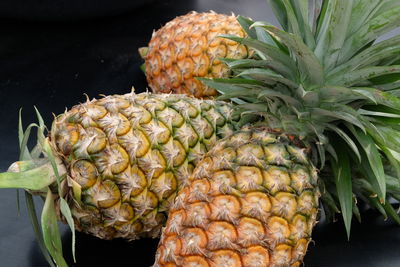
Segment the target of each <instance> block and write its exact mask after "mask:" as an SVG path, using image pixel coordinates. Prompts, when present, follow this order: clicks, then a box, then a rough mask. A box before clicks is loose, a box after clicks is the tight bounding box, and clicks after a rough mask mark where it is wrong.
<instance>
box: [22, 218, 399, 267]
mask: <svg viewBox="0 0 400 267" xmlns="http://www.w3.org/2000/svg"><path fill="white" fill-rule="evenodd" d="M363 220H364V222H363V223H362V224H359V223H357V222H354V223H353V227H352V233H351V238H350V241H347V237H346V233H345V230H344V225H343V224H342V223H341V222H337V223H333V224H332V223H326V222H322V223H319V224H318V225H317V226H316V227H315V229H314V233H313V239H314V242H312V243H310V245H309V250H308V253H307V255H306V257H305V264H304V265H305V266H307V267H320V266H323V267H337V266H340V267H350V266H351V267H358V266H368V267H375V266H376V267H378V266H379V267H397V266H399V264H398V263H399V261H400V255H399V253H398V251H397V250H396V249H395V248H398V246H399V245H398V244H400V228H399V227H398V226H397V225H396V224H395V223H394V222H392V221H383V218H382V216H379V215H378V214H376V213H375V212H367V213H365V214H364V215H363ZM63 229H64V230H63V234H62V241H63V250H64V255H65V258H66V260H67V262H68V264H69V266H96V267H101V266H123V265H130V266H135V267H142V266H143V267H148V266H151V265H152V264H153V263H154V256H155V252H156V249H157V244H158V241H159V240H158V239H141V240H135V241H131V242H128V241H125V240H122V239H118V240H112V241H108V240H101V239H98V238H95V237H93V236H90V235H87V234H83V233H77V235H76V259H77V263H75V264H74V263H73V259H72V254H71V241H72V239H71V233H70V231H69V230H67V229H66V227H65V228H63ZM30 258H31V260H30V263H31V265H30V266H32V267H37V266H47V263H46V261H45V260H44V258H43V256H42V255H41V253H40V250H39V248H38V246H37V243H36V242H33V243H32V247H31V251H30Z"/></svg>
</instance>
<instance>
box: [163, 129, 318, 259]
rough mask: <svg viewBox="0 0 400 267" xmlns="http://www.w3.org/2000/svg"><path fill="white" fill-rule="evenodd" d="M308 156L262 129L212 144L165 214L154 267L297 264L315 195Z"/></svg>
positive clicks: (299, 147) (304, 150) (313, 215)
mask: <svg viewBox="0 0 400 267" xmlns="http://www.w3.org/2000/svg"><path fill="white" fill-rule="evenodd" d="M308 152H309V149H308V147H307V146H304V144H302V143H300V142H298V141H291V138H288V137H287V136H285V135H283V134H279V133H276V132H272V131H269V130H268V129H265V128H261V129H252V130H247V129H245V130H243V131H239V132H236V133H235V134H234V135H232V136H231V137H229V138H227V139H225V140H224V141H220V142H219V143H218V144H217V146H215V147H214V148H213V149H212V150H211V151H210V152H209V153H208V154H207V155H206V156H205V158H204V159H203V160H202V161H201V162H200V163H199V164H198V165H197V167H196V168H195V170H194V172H193V174H192V176H191V179H190V185H189V186H187V187H185V188H184V189H182V190H181V191H180V193H179V195H178V196H177V198H176V200H175V204H174V205H173V206H172V208H171V209H170V212H169V217H168V220H167V224H166V227H165V229H164V231H163V234H162V238H161V242H160V245H159V248H158V251H157V256H156V264H155V266H157V267H159V266H202V267H203V266H204V267H205V266H229V267H240V266H246V267H261V266H300V264H301V262H302V259H303V257H304V255H305V253H306V250H307V245H308V243H309V242H310V240H311V231H312V228H313V226H314V224H315V222H316V216H317V209H318V197H319V191H318V187H317V173H316V168H315V167H314V166H313V165H312V164H311V162H310V160H309V158H308V156H309V155H308V154H307V153H308Z"/></svg>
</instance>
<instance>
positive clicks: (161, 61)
mask: <svg viewBox="0 0 400 267" xmlns="http://www.w3.org/2000/svg"><path fill="white" fill-rule="evenodd" d="M222 34H232V35H236V36H240V37H244V36H245V33H244V31H243V29H242V28H241V26H240V24H239V23H238V22H237V20H236V17H235V16H233V15H232V16H228V15H224V14H217V13H214V12H208V13H196V12H191V13H189V14H187V15H184V16H180V17H177V18H175V19H173V20H172V21H170V22H168V23H167V24H166V25H165V26H164V27H162V28H161V29H159V30H158V31H157V32H155V33H153V36H152V38H151V40H150V43H149V49H148V53H147V56H146V57H145V64H146V77H147V81H148V84H149V86H150V87H151V88H152V89H153V91H154V92H155V93H170V92H172V93H179V94H187V95H192V96H195V97H197V98H210V97H212V96H215V95H216V94H217V92H216V91H215V90H214V89H212V88H209V87H208V86H205V85H204V84H203V83H201V82H200V81H199V80H197V79H196V77H209V78H222V77H227V76H228V74H229V69H228V67H227V66H226V65H225V64H224V63H222V62H221V60H220V59H219V58H235V59H241V58H246V57H247V56H248V51H247V48H246V46H244V45H240V44H238V43H237V42H235V41H232V40H228V39H225V38H221V37H218V36H219V35H222Z"/></svg>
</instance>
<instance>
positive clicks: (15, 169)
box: [0, 161, 65, 190]
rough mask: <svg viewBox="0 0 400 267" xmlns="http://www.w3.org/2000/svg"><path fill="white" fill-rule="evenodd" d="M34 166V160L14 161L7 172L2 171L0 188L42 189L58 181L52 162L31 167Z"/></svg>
mask: <svg viewBox="0 0 400 267" xmlns="http://www.w3.org/2000/svg"><path fill="white" fill-rule="evenodd" d="M57 165H58V166H57V168H58V169H63V167H62V165H61V164H57ZM32 166H34V162H33V161H17V162H14V163H13V164H12V165H11V166H10V168H9V170H8V171H7V172H3V173H0V188H23V189H27V190H41V189H43V188H45V187H47V186H49V185H51V184H53V183H54V182H56V177H55V175H54V170H53V167H52V165H51V163H50V162H47V163H45V164H43V165H40V166H38V167H35V168H31V167H32ZM64 173H65V172H64Z"/></svg>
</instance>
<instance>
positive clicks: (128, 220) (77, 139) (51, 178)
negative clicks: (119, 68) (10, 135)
mask: <svg viewBox="0 0 400 267" xmlns="http://www.w3.org/2000/svg"><path fill="white" fill-rule="evenodd" d="M41 123H43V122H41ZM236 124H237V123H236V119H235V118H234V117H233V114H232V105H231V104H229V103H225V102H221V101H211V100H198V99H195V98H191V97H188V96H185V95H172V94H170V95H155V94H149V93H142V94H135V93H131V94H126V95H114V96H107V97H104V98H101V99H98V100H96V99H94V100H91V101H89V100H88V101H87V102H86V103H83V104H79V105H77V106H74V107H72V108H71V109H70V110H69V111H66V112H65V113H64V114H61V115H59V116H57V117H56V118H55V120H54V122H53V125H52V128H51V130H50V132H49V137H47V138H45V137H44V135H43V133H41V131H42V130H44V125H41V126H40V127H39V128H40V130H39V139H38V142H39V146H38V147H37V148H36V149H34V150H33V151H32V152H31V153H28V150H27V149H26V148H25V147H24V146H23V145H22V147H24V148H23V149H25V151H22V152H21V155H22V159H23V160H22V161H18V162H16V163H14V164H13V165H12V166H11V167H10V170H9V172H8V173H3V174H1V175H0V187H17V188H25V189H28V190H30V192H31V193H33V194H39V195H42V196H43V197H45V198H46V204H45V208H44V211H43V214H44V215H42V218H46V220H45V221H44V222H42V224H43V225H44V227H47V226H51V225H52V223H55V225H53V227H56V222H54V221H51V219H50V218H54V217H55V216H56V215H55V214H56V213H55V212H56V211H57V216H58V217H60V218H61V219H63V220H64V221H65V222H70V223H71V222H72V219H73V223H72V228H73V229H76V230H79V231H83V232H86V233H90V234H92V235H94V236H97V237H100V238H103V239H112V238H118V237H119V238H126V239H136V238H139V237H141V236H152V237H156V236H158V235H159V233H160V228H161V227H162V225H163V224H164V222H165V220H166V213H167V212H168V209H169V206H170V205H171V203H172V202H173V200H174V198H175V195H176V193H177V192H178V191H179V190H180V188H181V187H182V186H184V185H185V184H186V183H187V178H188V177H189V176H190V174H191V173H192V171H193V168H194V166H195V165H196V164H197V163H198V162H199V160H200V159H201V158H202V157H203V155H204V154H205V153H206V152H207V151H208V150H209V149H210V148H211V147H212V146H213V145H214V144H215V142H216V141H217V140H219V139H221V138H222V137H225V136H228V135H230V134H231V133H232V132H233V130H235V128H236ZM21 134H22V132H21ZM21 141H22V140H21ZM38 148H39V149H38ZM38 151H42V153H43V155H45V156H46V157H45V158H43V157H38V156H39V155H38V154H37V152H38ZM34 154H36V156H34ZM51 163H54V164H55V165H54V167H55V166H57V170H58V174H56V173H55V169H54V168H52V166H51ZM57 176H58V178H57ZM49 188H50V189H51V190H49ZM53 200H54V203H53ZM62 202H65V203H67V206H64V207H63V206H62ZM68 208H69V210H70V213H71V214H69V212H68ZM68 220H70V221H68ZM70 226H71V225H70ZM43 231H44V234H46V232H45V230H43ZM47 234H49V233H47ZM57 238H59V237H57V236H54V235H53V236H52V240H53V241H51V243H57V242H56V241H54V240H57ZM45 242H46V240H45ZM51 243H50V244H49V243H48V244H46V246H47V248H48V249H49V246H50V247H52V246H53V244H51ZM49 251H50V254H51V256H52V257H53V258H54V259H55V261H56V263H57V264H61V265H62V264H63V260H62V258H57V257H58V256H59V257H61V256H60V255H58V254H57V253H58V252H57V251H56V252H54V251H52V249H49ZM57 255H58V256H57Z"/></svg>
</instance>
